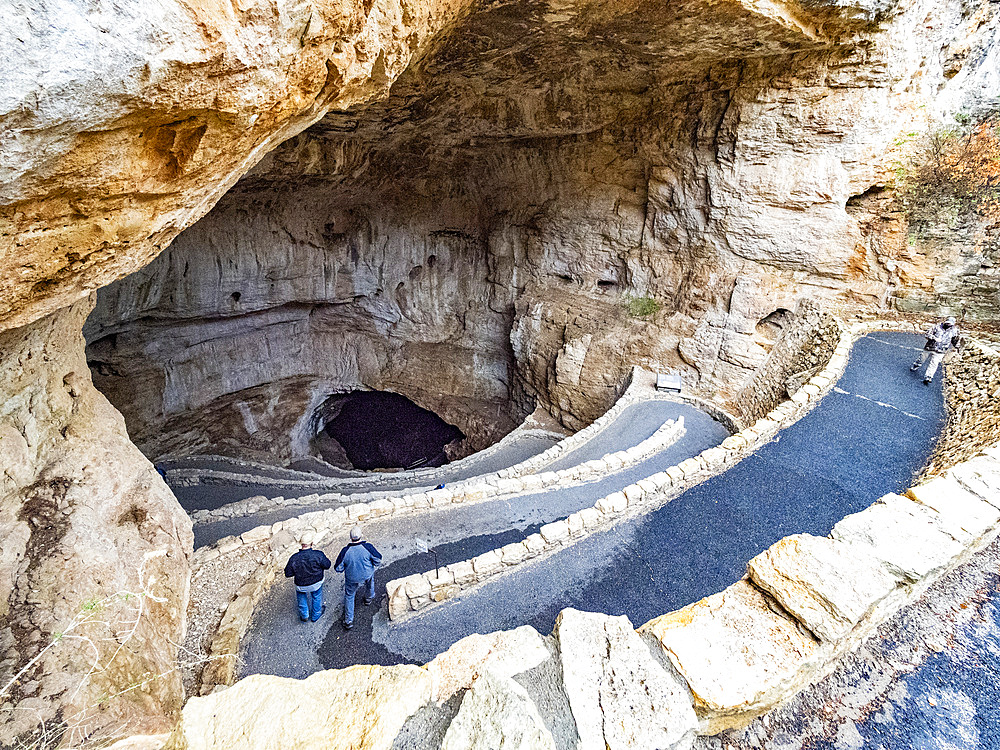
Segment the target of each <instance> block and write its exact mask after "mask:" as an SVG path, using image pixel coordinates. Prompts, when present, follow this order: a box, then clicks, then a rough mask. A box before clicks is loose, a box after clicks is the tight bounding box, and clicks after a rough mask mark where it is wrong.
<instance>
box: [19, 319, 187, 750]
mask: <svg viewBox="0 0 1000 750" xmlns="http://www.w3.org/2000/svg"><path fill="white" fill-rule="evenodd" d="M89 310H90V305H89V304H88V303H87V302H86V301H84V302H81V303H78V304H77V305H75V306H73V307H71V308H69V309H67V310H64V311H61V312H59V313H55V314H53V315H50V316H48V317H46V318H43V319H42V320H40V321H38V322H36V323H33V324H32V325H30V326H27V327H25V328H21V329H17V330H15V331H5V332H3V333H0V456H2V457H3V458H2V461H0V686H2V685H6V684H7V682H8V680H10V679H11V678H12V677H14V676H15V675H16V676H17V679H16V680H15V682H14V684H13V686H12V688H11V691H10V692H9V693H8V694H5V695H3V696H2V698H0V745H4V746H13V745H15V744H17V742H16V740H18V738H21V739H25V738H30V737H31V736H32V733H33V732H34V731H35V730H37V729H38V722H39V720H41V721H44V722H46V725H47V728H48V731H49V733H50V736H52V735H56V736H58V735H60V734H62V733H63V732H66V737H67V739H68V741H69V742H72V743H77V742H80V741H82V740H83V739H84V738H86V737H89V736H91V735H92V734H95V733H96V734H101V733H102V732H103V731H106V730H107V729H109V728H116V727H118V726H130V727H134V728H135V730H138V731H143V730H157V729H159V730H163V729H166V728H167V727H169V723H168V722H169V721H170V720H171V719H172V718H173V717H174V716H175V714H176V712H177V711H178V710H179V709H180V701H181V690H180V675H179V673H178V671H177V669H176V659H177V647H176V644H177V643H179V642H180V641H181V639H182V635H183V627H184V618H185V609H186V607H187V590H188V558H189V556H190V554H191V551H192V544H193V540H192V535H191V521H190V520H189V519H188V517H187V515H186V514H185V513H184V512H183V511H182V510H181V509H180V508H179V507H178V505H177V502H176V500H175V499H174V497H173V495H172V494H171V493H170V490H169V489H167V487H166V485H165V484H164V483H163V481H162V480H161V479H160V477H159V475H158V474H157V473H156V472H155V471H154V470H153V467H152V465H151V464H150V463H149V461H147V460H146V459H145V458H144V457H143V455H142V454H141V453H140V452H139V450H138V449H137V448H136V447H135V446H134V445H132V444H131V443H130V442H129V441H128V438H127V436H126V434H125V425H124V423H123V421H122V418H121V415H120V414H118V413H117V412H116V411H115V410H114V408H113V407H112V406H111V404H109V403H108V401H107V399H105V398H104V396H102V395H101V394H100V393H98V392H97V391H96V390H95V389H94V386H93V385H92V384H91V382H90V371H89V370H88V368H87V363H86V361H85V360H84V356H83V337H82V336H81V335H80V327H81V325H82V324H83V320H84V318H85V317H86V316H87V313H88V312H89ZM116 693H121V695H118V696H116V697H112V698H108V696H111V695H114V694H116ZM30 744H31V743H30V742H26V745H30Z"/></svg>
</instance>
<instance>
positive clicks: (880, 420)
mask: <svg viewBox="0 0 1000 750" xmlns="http://www.w3.org/2000/svg"><path fill="white" fill-rule="evenodd" d="M921 343H922V339H921V338H920V337H919V336H915V335H912V334H892V333H882V334H877V335H871V336H868V337H866V338H865V339H862V340H860V341H859V342H857V344H856V345H855V347H854V349H853V351H852V353H851V359H850V364H849V365H848V368H847V371H846V372H845V374H844V376H843V377H842V378H841V380H840V382H839V383H838V385H837V388H836V389H835V390H834V391H832V392H831V393H830V394H829V395H827V396H826V398H824V399H823V401H822V402H821V403H820V404H819V405H818V406H817V407H816V408H815V409H814V410H813V411H812V412H810V413H809V414H808V415H806V416H805V417H804V418H803V419H802V420H800V421H799V422H798V423H796V424H795V425H792V426H791V427H789V428H786V429H785V430H783V431H782V432H780V433H779V435H778V437H777V438H776V439H774V440H773V441H771V442H770V443H768V444H767V445H765V446H763V447H762V448H761V449H760V450H758V451H757V452H756V453H755V454H754V455H752V456H750V457H748V458H747V459H745V460H744V461H742V462H741V463H740V464H738V465H736V466H734V467H733V468H731V469H729V470H728V471H727V472H725V473H723V474H721V475H719V476H717V477H714V478H712V479H710V480H708V481H706V482H704V483H702V484H701V485H699V486H697V487H695V488H693V489H691V490H689V491H688V492H686V493H684V494H683V495H681V496H680V497H678V498H677V499H675V500H674V501H672V502H671V503H669V504H667V505H665V506H664V507H663V508H660V509H659V510H657V511H654V512H652V513H650V514H648V515H646V516H642V517H640V518H636V519H632V520H630V521H627V522H625V523H622V524H620V525H618V526H616V527H615V528H613V529H610V530H608V531H606V532H602V533H599V534H595V535H593V536H590V537H587V538H585V539H583V540H581V541H579V542H577V543H575V544H573V545H572V546H570V547H568V548H566V549H564V550H562V551H560V552H559V553H557V554H555V555H553V556H551V557H549V558H546V559H543V560H541V561H538V562H535V563H532V564H530V565H526V566H524V567H522V568H520V569H518V570H516V571H514V572H512V573H509V574H507V575H506V576H503V577H501V578H499V579H497V580H496V581H494V582H491V583H489V584H487V585H485V586H483V587H481V588H479V589H477V590H475V591H473V592H471V593H468V594H465V595H463V596H461V597H459V598H456V599H455V600H452V601H450V602H448V603H446V604H444V605H442V606H440V607H437V608H433V609H431V610H430V611H428V612H427V613H425V614H423V615H421V616H417V617H414V618H412V619H409V620H406V621H404V622H402V623H399V624H391V623H389V622H388V621H387V620H386V616H385V611H384V606H383V607H382V609H380V610H378V611H377V612H375V613H374V617H372V614H373V610H372V609H367V610H366V609H364V608H359V615H363V616H364V619H362V618H361V617H359V618H358V619H356V624H357V626H358V627H356V629H355V630H354V631H352V632H350V633H343V632H342V631H341V630H340V628H339V626H338V623H337V617H338V616H339V605H337V606H334V607H331V611H328V613H327V617H326V618H324V619H323V620H320V621H319V622H318V623H316V624H315V625H306V626H303V627H301V628H297V627H296V626H297V625H298V623H297V620H296V619H295V618H296V615H295V612H294V607H293V597H292V596H291V594H290V592H289V590H288V587H286V586H282V585H281V584H280V583H279V584H278V585H277V586H275V588H274V589H273V590H272V591H271V592H269V594H268V595H267V596H266V597H265V599H264V601H263V602H262V604H261V606H260V607H259V609H258V612H257V613H256V615H255V619H254V622H253V624H252V627H251V631H250V633H248V636H247V638H246V641H245V646H246V647H245V664H244V668H243V674H250V673H254V672H266V673H272V674H281V675H286V676H303V675H305V674H308V673H310V672H312V671H315V670H317V669H320V668H324V667H325V668H333V667H343V666H347V665H348V664H352V663H398V662H405V661H414V662H425V661H427V660H429V659H430V658H432V657H433V656H435V655H436V654H438V653H440V652H441V651H443V650H445V649H446V648H447V647H448V646H449V645H450V644H451V643H453V642H454V641H456V640H458V639H459V638H462V637H463V636H465V635H468V634H470V633H474V632H481V633H485V632H489V631H492V630H498V629H503V628H511V627H515V626H518V625H523V624H531V625H534V626H535V627H536V628H538V629H539V630H540V631H541V632H543V633H547V632H549V631H550V630H551V628H552V625H553V623H554V620H555V616H556V614H557V613H558V612H559V610H561V609H562V608H564V607H569V606H572V607H577V608H579V609H583V610H589V611H600V612H605V613H607V614H613V615H617V614H625V615H628V616H629V618H630V619H631V620H632V622H633V623H635V624H636V625H638V624H640V623H642V622H645V621H646V620H648V619H650V618H651V617H654V616H656V615H659V614H662V613H664V612H667V611H670V610H673V609H676V608H678V607H681V606H683V605H685V604H688V603H690V602H693V601H696V600H698V599H700V598H702V597H703V596H706V595H708V594H712V593H714V592H716V591H720V590H722V589H723V588H725V587H726V586H728V585H729V584H731V583H733V582H734V581H736V580H737V579H739V578H740V577H741V576H742V575H743V574H744V572H745V566H746V562H747V560H749V559H750V558H751V557H753V556H754V555H756V554H758V553H759V552H761V551H762V550H764V549H766V548H767V547H768V546H770V545H771V544H773V543H774V542H775V541H777V540H778V539H780V538H782V537H784V536H786V535H788V534H792V533H797V532H809V533H814V534H826V533H828V532H829V530H830V528H831V527H832V526H833V525H834V524H835V523H836V522H837V521H839V520H840V519H841V518H843V517H844V516H845V515H847V514H849V513H853V512H856V511H859V510H861V509H863V508H865V507H867V506H868V505H870V504H871V503H872V502H873V501H874V500H876V499H877V498H878V497H880V496H882V495H883V494H885V493H886V492H890V491H900V490H903V489H905V488H906V487H907V486H909V485H910V484H911V483H912V481H913V479H914V477H915V474H916V472H918V471H919V469H920V468H921V466H922V465H923V464H924V463H925V461H926V459H927V458H928V456H929V455H930V453H931V451H932V449H933V445H934V442H935V439H936V437H937V435H938V433H939V432H940V430H941V428H942V426H943V424H944V418H945V412H944V406H943V398H942V394H941V386H940V381H938V382H935V383H934V384H933V385H932V386H930V387H925V386H923V385H922V384H921V382H920V379H919V377H918V375H917V374H916V373H910V372H909V371H908V366H909V364H910V362H911V361H912V359H913V356H914V352H913V349H914V348H917V347H919V346H920V344H921ZM702 416H704V415H702ZM685 419H686V420H687V419H688V417H687V416H685ZM691 424H692V422H688V427H689V434H690V430H691ZM720 439H721V438H720ZM716 442H718V441H716ZM674 448H676V446H674ZM698 450H701V448H698ZM698 450H695V451H693V452H692V454H693V453H697V452H698ZM660 458H661V456H657V457H654V458H653V459H649V460H648V461H647V462H643V464H640V465H639V466H637V467H635V468H634V469H633V470H632V473H631V477H630V478H629V479H628V480H627V481H628V482H631V481H634V478H635V477H636V476H637V475H642V474H645V475H648V474H650V473H653V472H654V471H658V470H661V469H662V468H665V466H663V465H661V464H658V462H657V459H660ZM672 463H676V461H671V462H670V464H672ZM670 464H666V465H670ZM654 466H655V467H656V468H653V467H654ZM627 473H628V472H623V474H627ZM610 479H611V478H610V477H609V479H606V480H604V482H602V483H595V484H594V485H586V486H598V485H601V484H604V485H605V486H608V482H609V480H610ZM621 486H624V484H622V485H621ZM559 494H560V493H558V492H550V493H544V497H543V498H538V500H537V502H538V504H539V507H545V506H547V505H549V503H550V502H551V503H553V504H554V503H556V502H558V501H557V500H556V498H555V497H553V496H558V495H559ZM601 494H606V491H602V492H601ZM598 496H600V495H598ZM484 505H486V506H490V505H492V504H484ZM473 507H475V506H473ZM565 507H566V506H563V508H564V509H565ZM470 510H471V508H470ZM574 510H575V508H574ZM448 512H450V513H454V512H456V511H448ZM569 512H572V511H569ZM491 513H495V511H492V510H491ZM565 515H568V513H567V512H564V513H562V515H561V516H559V517H565ZM522 516H523V518H524V519H526V520H527V521H528V526H527V528H525V527H524V523H523V521H522V522H521V523H518V521H517V520H514V519H521V518H522ZM417 522H419V523H420V524H423V525H424V528H422V529H420V530H419V531H418V530H417V529H416V528H414V530H413V531H411V532H410V533H428V534H429V535H430V533H431V532H433V529H430V528H427V527H428V526H430V525H434V524H438V525H439V526H440V527H441V528H442V529H443V528H446V527H447V529H448V530H449V533H450V534H451V535H452V538H454V539H456V541H452V542H450V543H449V545H447V546H444V547H443V548H442V549H439V554H440V553H441V552H445V553H446V554H447V557H452V555H451V554H450V553H451V552H456V553H458V554H457V555H456V556H454V557H453V559H464V558H467V557H469V556H471V555H472V554H478V553H479V552H481V551H485V550H486V549H490V548H494V547H497V546H499V545H501V544H504V543H507V542H508V541H513V540H515V539H521V538H523V536H524V535H525V533H527V532H528V531H530V530H532V529H533V527H534V526H535V524H537V523H538V521H537V520H536V516H532V515H530V514H524V513H522V512H521V510H520V509H517V510H516V511H515V512H514V513H513V514H509V515H506V516H504V517H499V515H497V517H496V518H494V521H493V522H494V523H495V524H496V526H495V529H494V530H492V531H490V530H486V531H482V530H480V531H474V532H473V533H472V534H468V533H466V532H468V531H469V529H472V528H473V527H471V526H468V527H467V526H465V525H464V523H465V522H464V521H461V520H453V519H449V518H445V517H444V516H443V515H441V514H431V515H429V516H427V517H425V518H423V519H419V518H417V519H408V520H407V524H408V525H409V526H411V527H413V526H414V525H415V523H417ZM453 524H457V525H455V526H453ZM488 526H489V524H487V525H486V527H488ZM486 527H484V526H477V527H476V528H477V529H484V528H486ZM512 527H513V529H514V530H513V531H512ZM456 531H457V532H460V533H459V535H458V536H455V532H456ZM369 533H370V535H371V537H372V538H373V540H374V541H375V542H376V544H378V543H379V538H378V536H377V535H376V529H375V527H374V526H373V528H372V529H371V530H370V531H369ZM461 534H466V535H465V536H461ZM434 541H437V539H436V538H434ZM335 546H339V543H338V545H335ZM453 547H454V549H453ZM334 551H336V550H334ZM392 552H393V554H391V555H387V557H386V559H387V561H388V562H389V564H388V565H387V566H386V567H384V568H383V569H382V570H380V571H379V576H378V578H377V582H378V583H379V584H380V586H382V587H384V584H385V581H387V580H391V579H393V578H398V577H400V576H402V575H408V574H409V573H411V572H420V571H423V570H427V569H429V568H430V567H431V565H432V564H433V563H432V562H431V559H430V556H429V555H414V554H410V555H409V556H404V555H405V552H406V545H403V546H402V547H401V548H399V549H393V550H392ZM451 561H452V560H451V559H444V558H442V560H441V562H442V564H444V563H447V562H451ZM340 581H341V579H340V577H339V576H330V579H329V582H328V587H329V588H328V592H329V593H328V601H329V602H330V603H335V602H336V601H337V598H338V597H337V594H338V593H339V589H340ZM331 614H332V615H333V617H330V615H331Z"/></svg>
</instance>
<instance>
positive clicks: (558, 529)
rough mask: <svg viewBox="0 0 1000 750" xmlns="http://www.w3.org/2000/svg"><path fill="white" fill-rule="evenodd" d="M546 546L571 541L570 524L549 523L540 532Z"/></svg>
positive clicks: (563, 522) (562, 522) (564, 522)
mask: <svg viewBox="0 0 1000 750" xmlns="http://www.w3.org/2000/svg"><path fill="white" fill-rule="evenodd" d="M538 533H539V534H541V535H542V539H544V540H545V543H546V544H549V545H551V544H558V543H559V542H562V541H565V540H566V539H569V524H568V523H567V522H566V521H555V522H553V523H547V524H544V525H543V526H542V528H540V529H539V530H538Z"/></svg>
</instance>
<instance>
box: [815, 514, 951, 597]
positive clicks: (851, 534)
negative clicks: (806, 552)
mask: <svg viewBox="0 0 1000 750" xmlns="http://www.w3.org/2000/svg"><path fill="white" fill-rule="evenodd" d="M830 536H831V537H832V538H833V539H834V540H835V541H839V542H843V543H844V544H847V545H850V546H852V547H855V548H857V549H859V550H860V552H859V554H869V555H872V556H874V557H876V558H878V559H879V560H881V561H882V562H883V563H884V564H885V565H886V566H887V567H888V569H889V570H890V571H891V572H893V573H895V574H896V575H899V576H901V577H903V578H905V579H906V580H908V581H910V582H916V581H920V580H923V579H924V578H926V577H928V576H930V575H934V574H937V573H939V572H941V571H943V570H944V569H945V568H947V567H948V566H949V565H950V564H951V562H952V560H954V559H955V558H956V557H957V556H958V555H960V554H961V553H962V550H963V549H964V547H963V545H962V543H961V541H959V540H957V539H956V538H955V537H954V536H953V535H952V534H949V533H948V531H947V529H946V528H944V527H943V525H942V523H941V520H940V517H939V516H938V514H937V513H935V512H934V511H933V510H932V509H931V508H928V507H927V506H924V505H921V504H920V503H917V502H914V501H913V500H910V499H908V498H905V497H901V496H900V495H896V494H888V495H886V496H884V497H882V498H881V499H880V500H879V501H878V502H876V503H874V504H872V505H870V506H869V507H868V508H866V509H865V510H863V511H861V512H860V513H852V514H851V515H849V516H845V517H844V518H843V519H841V521H840V522H839V523H837V525H836V526H834V527H833V531H831V532H830Z"/></svg>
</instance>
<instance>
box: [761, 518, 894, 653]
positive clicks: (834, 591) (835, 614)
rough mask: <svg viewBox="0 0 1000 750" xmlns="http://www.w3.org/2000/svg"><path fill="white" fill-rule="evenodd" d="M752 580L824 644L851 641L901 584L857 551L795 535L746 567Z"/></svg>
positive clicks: (874, 559) (830, 541)
mask: <svg viewBox="0 0 1000 750" xmlns="http://www.w3.org/2000/svg"><path fill="white" fill-rule="evenodd" d="M747 570H748V572H749V575H750V579H751V580H752V581H753V582H754V583H756V584H757V585H758V586H759V587H760V588H762V589H763V590H764V591H766V592H767V593H769V594H770V595H771V596H773V597H774V598H775V600H776V601H777V602H778V603H779V604H780V605H781V606H782V607H784V608H785V609H786V610H787V611H788V612H789V613H790V614H792V615H793V616H794V617H795V618H796V619H798V620H799V621H800V622H801V623H802V624H804V625H805V626H806V627H807V628H809V630H811V631H812V632H813V634H815V635H816V637H818V638H819V639H820V640H821V641H825V642H835V641H839V640H840V639H841V638H843V637H844V636H845V635H847V634H848V633H849V632H850V631H851V630H852V629H853V628H854V627H855V626H856V625H857V624H858V623H859V622H860V621H861V620H862V619H863V618H864V617H865V616H866V615H868V614H869V613H870V612H872V611H873V610H874V609H875V607H876V605H878V603H879V602H881V601H882V600H884V599H885V598H886V597H887V596H889V595H890V594H892V593H893V591H895V590H896V589H897V588H898V587H899V586H900V585H901V584H902V583H903V582H904V578H903V576H901V575H894V574H893V573H892V572H890V570H889V569H888V568H887V567H886V566H885V565H884V564H883V563H882V561H881V560H880V559H879V558H877V557H876V556H874V555H873V554H871V553H869V552H868V551H867V550H865V549H864V548H863V547H861V546H859V545H852V544H844V543H842V542H839V541H836V540H833V539H830V538H828V537H817V536H812V535H811V534H794V535H792V536H787V537H785V538H784V539H781V540H780V541H778V542H776V543H775V544H773V545H771V547H770V548H769V549H767V550H765V551H764V552H762V553H761V554H759V555H757V556H756V557H755V558H753V559H752V560H751V561H750V562H749V564H748V565H747Z"/></svg>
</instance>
